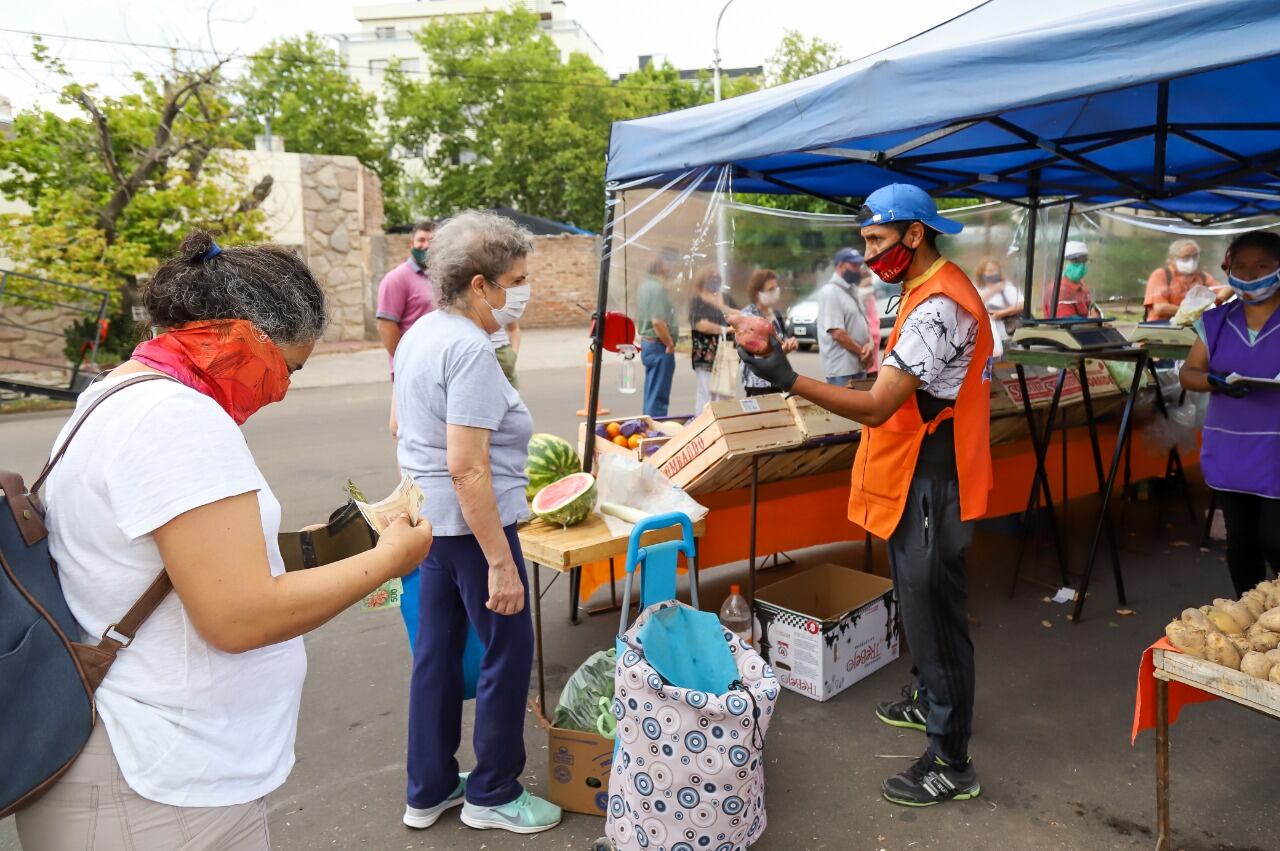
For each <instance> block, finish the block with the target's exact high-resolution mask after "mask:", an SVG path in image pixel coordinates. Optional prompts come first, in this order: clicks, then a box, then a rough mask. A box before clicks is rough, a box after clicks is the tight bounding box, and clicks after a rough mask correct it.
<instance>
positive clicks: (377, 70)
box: [369, 59, 387, 77]
mask: <svg viewBox="0 0 1280 851" xmlns="http://www.w3.org/2000/svg"><path fill="white" fill-rule="evenodd" d="M385 73H387V60H386V59H370V60H369V76H370V77H381V76H382V75H383V74H385Z"/></svg>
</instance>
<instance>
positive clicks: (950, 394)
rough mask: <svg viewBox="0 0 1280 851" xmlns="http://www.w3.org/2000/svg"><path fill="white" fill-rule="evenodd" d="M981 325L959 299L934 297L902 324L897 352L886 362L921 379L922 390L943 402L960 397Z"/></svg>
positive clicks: (886, 357) (917, 307) (885, 361)
mask: <svg viewBox="0 0 1280 851" xmlns="http://www.w3.org/2000/svg"><path fill="white" fill-rule="evenodd" d="M977 340H978V323H977V322H976V321H975V320H974V318H973V317H972V316H970V315H969V311H967V310H965V309H964V308H962V307H961V306H960V305H959V304H958V303H957V302H956V301H955V299H952V298H950V297H948V296H945V295H931V296H929V297H928V298H926V299H925V300H924V301H922V302H920V304H918V305H917V306H916V308H915V310H912V311H911V312H910V313H909V314H907V318H906V319H904V320H903V321H902V331H901V332H900V333H899V334H898V341H897V342H896V343H894V344H893V350H892V351H890V352H889V353H888V354H887V355H885V358H884V365H885V366H892V367H895V368H897V369H900V370H902V371H903V372H906V373H909V374H911V375H913V376H915V377H916V378H918V379H920V389H921V390H923V391H924V392H926V393H928V394H929V395H931V396H936V397H937V398H939V399H954V398H956V397H957V396H959V395H960V385H961V384H963V383H964V377H965V375H966V374H967V373H968V371H969V364H970V362H971V361H972V360H973V347H974V345H975V344H976V343H977Z"/></svg>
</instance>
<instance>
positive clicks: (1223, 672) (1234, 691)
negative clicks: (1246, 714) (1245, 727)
mask: <svg viewBox="0 0 1280 851" xmlns="http://www.w3.org/2000/svg"><path fill="white" fill-rule="evenodd" d="M1152 661H1153V662H1154V663H1155V675H1156V677H1157V678H1158V679H1162V680H1172V681H1175V682H1180V683H1186V684H1187V685H1191V686H1195V687H1196V688H1198V689H1200V690H1201V691H1207V692H1209V693H1210V694H1216V695H1217V696H1218V697H1221V698H1223V699H1225V700H1230V701H1233V702H1235V703H1239V704H1241V705H1243V706H1247V707H1249V708H1250V709H1256V710H1257V711H1259V712H1263V713H1265V714H1267V715H1273V716H1275V717H1277V718H1280V685H1276V684H1275V683H1273V682H1270V681H1269V680H1260V679H1258V678H1257V677H1251V676H1249V675H1248V674H1242V673H1240V672H1239V671H1236V670H1232V669H1231V668H1227V667H1223V666H1222V665H1218V664H1215V663H1213V662H1209V661H1207V660H1205V659H1197V658H1196V657H1194V656H1188V655H1187V654H1186V653H1170V652H1169V651H1168V650H1164V649H1162V648H1159V647H1157V648H1156V649H1155V652H1154V653H1153V654H1152Z"/></svg>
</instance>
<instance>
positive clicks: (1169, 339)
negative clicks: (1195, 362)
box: [1129, 322, 1196, 346]
mask: <svg viewBox="0 0 1280 851" xmlns="http://www.w3.org/2000/svg"><path fill="white" fill-rule="evenodd" d="M1129 342H1130V343H1138V344H1142V345H1147V346H1153V345H1154V346H1192V345H1194V344H1195V342H1196V331H1195V329H1194V328H1192V327H1191V326H1189V325H1170V324H1169V323H1168V322H1139V323H1138V326H1137V327H1136V328H1134V329H1133V331H1132V332H1131V333H1130V334H1129Z"/></svg>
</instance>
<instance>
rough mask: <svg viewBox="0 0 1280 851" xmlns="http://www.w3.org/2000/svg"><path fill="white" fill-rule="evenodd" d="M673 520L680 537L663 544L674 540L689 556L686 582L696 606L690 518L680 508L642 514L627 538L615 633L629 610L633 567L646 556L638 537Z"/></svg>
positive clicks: (695, 566)
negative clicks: (652, 513) (649, 515)
mask: <svg viewBox="0 0 1280 851" xmlns="http://www.w3.org/2000/svg"><path fill="white" fill-rule="evenodd" d="M677 523H678V524H679V525H680V526H681V527H682V532H683V537H682V538H681V539H680V540H679V541H671V542H664V545H665V544H669V543H674V544H676V545H677V546H678V549H679V551H680V552H682V553H684V555H685V558H686V559H688V560H689V569H690V570H691V571H692V577H691V581H690V583H689V592H690V599H691V600H692V602H693V607H694V608H695V609H696V608H698V564H697V550H696V549H695V545H694V540H693V521H692V520H690V519H689V515H687V514H685V513H684V512H683V511H669V512H667V513H666V514H655V515H653V516H652V517H645V518H643V519H641V520H640V522H639V523H637V524H636V525H635V528H634V529H632V530H631V539H630V540H629V541H628V542H627V564H626V573H627V578H626V580H625V581H624V583H623V586H622V613H621V615H620V616H619V619H618V635H620V636H621V635H624V634H626V631H627V615H628V614H630V612H631V585H632V582H633V580H634V578H635V572H636V570H637V569H639V567H640V565H641V563H642V562H643V561H644V560H645V559H646V558H647V557H648V553H647V552H645V548H644V547H642V546H640V541H641V540H642V539H643V538H644V536H645V533H647V532H652V531H655V530H657V529H666V528H667V527H669V526H675V525H676V524H677Z"/></svg>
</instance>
